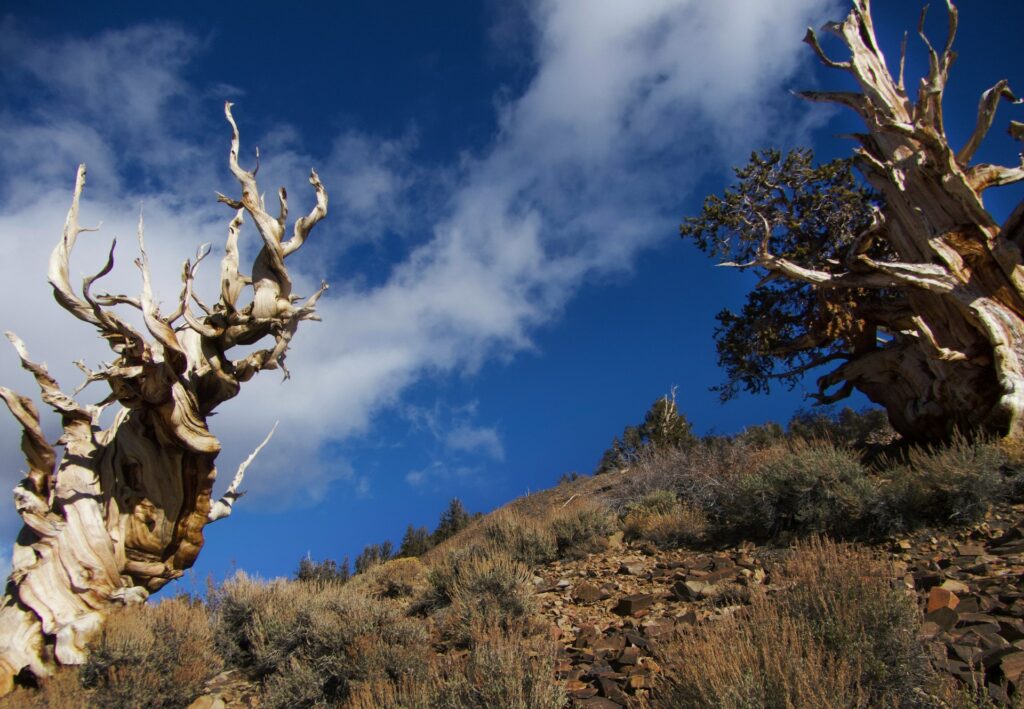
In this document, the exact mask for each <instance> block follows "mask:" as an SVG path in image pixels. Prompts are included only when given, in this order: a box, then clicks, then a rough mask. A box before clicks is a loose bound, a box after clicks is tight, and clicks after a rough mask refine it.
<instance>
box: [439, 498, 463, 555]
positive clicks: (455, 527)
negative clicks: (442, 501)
mask: <svg viewBox="0 0 1024 709" xmlns="http://www.w3.org/2000/svg"><path fill="white" fill-rule="evenodd" d="M470 519H471V517H470V515H469V513H468V512H466V508H465V507H463V506H462V501H461V500H459V498H457V497H453V498H452V501H451V502H449V503H448V509H446V510H445V511H444V512H442V513H441V519H440V521H439V522H438V524H437V529H435V530H434V534H433V536H432V538H431V541H433V543H434V544H435V545H436V544H440V543H441V542H443V541H444V540H445V539H448V538H450V537H453V536H455V535H456V534H457V533H458V532H460V531H462V530H463V529H465V528H466V526H467V525H468V524H469V521H470Z"/></svg>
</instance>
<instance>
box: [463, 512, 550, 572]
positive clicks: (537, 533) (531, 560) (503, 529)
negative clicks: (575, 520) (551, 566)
mask: <svg viewBox="0 0 1024 709" xmlns="http://www.w3.org/2000/svg"><path fill="white" fill-rule="evenodd" d="M480 533H481V536H482V537H483V539H485V540H486V542H487V544H489V545H490V546H492V547H494V548H496V549H500V550H502V551H504V552H505V553H506V554H508V555H509V556H510V557H511V558H512V559H514V560H516V561H521V562H523V563H524V564H526V565H527V566H537V565H539V564H546V563H547V562H549V561H552V560H554V559H555V558H556V557H557V556H558V545H557V543H556V541H555V535H554V533H553V532H552V531H551V527H550V526H549V525H547V524H545V523H543V522H540V521H538V520H535V519H532V518H529V517H525V516H524V515H521V514H519V513H517V512H515V511H512V510H501V511H499V512H497V513H495V514H493V515H491V516H490V517H489V518H488V519H487V520H485V521H484V523H483V524H482V525H481V527H480Z"/></svg>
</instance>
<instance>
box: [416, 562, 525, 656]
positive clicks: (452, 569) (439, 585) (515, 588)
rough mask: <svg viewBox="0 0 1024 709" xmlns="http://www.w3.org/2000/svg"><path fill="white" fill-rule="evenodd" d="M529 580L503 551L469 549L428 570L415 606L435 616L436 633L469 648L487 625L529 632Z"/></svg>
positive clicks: (515, 632)
mask: <svg viewBox="0 0 1024 709" xmlns="http://www.w3.org/2000/svg"><path fill="white" fill-rule="evenodd" d="M531 578H532V574H531V573H530V570H529V568H528V567H527V566H526V565H525V564H523V563H522V562H519V561H515V560H514V559H512V558H511V557H509V556H508V554H506V553H505V552H504V551H502V550H500V549H495V548H491V547H470V548H468V549H464V550H461V551H459V552H453V553H451V554H449V555H448V556H447V557H446V558H445V559H444V560H443V561H442V562H441V563H438V564H436V565H435V566H434V568H432V569H431V570H430V573H429V574H428V575H427V580H428V583H429V586H428V589H427V591H426V593H425V594H424V596H423V598H422V599H421V600H420V603H419V608H420V609H421V610H424V611H427V612H433V613H435V614H436V615H437V619H438V622H439V624H440V626H441V634H442V637H443V638H444V640H446V641H447V642H448V643H450V644H452V645H454V646H456V647H472V646H473V645H474V644H475V642H476V638H478V637H480V636H481V635H482V634H486V632H487V631H488V629H491V628H497V629H499V630H501V631H503V632H505V633H506V634H510V635H523V634H529V633H530V632H531V630H532V622H531V619H532V615H533V613H534V611H535V610H536V606H537V602H536V596H535V593H534V588H533V584H532V583H531Z"/></svg>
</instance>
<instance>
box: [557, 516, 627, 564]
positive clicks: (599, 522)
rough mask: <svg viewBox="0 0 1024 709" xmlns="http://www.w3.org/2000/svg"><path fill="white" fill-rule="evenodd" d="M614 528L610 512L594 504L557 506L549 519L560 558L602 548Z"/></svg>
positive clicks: (574, 556)
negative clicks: (567, 507) (557, 509)
mask: <svg viewBox="0 0 1024 709" xmlns="http://www.w3.org/2000/svg"><path fill="white" fill-rule="evenodd" d="M615 529H616V524H615V517H614V515H612V514H611V513H610V512H609V511H608V510H606V509H604V508H603V507H600V506H597V505H577V506H575V507H571V508H569V509H567V510H560V511H559V512H558V513H557V514H556V515H555V516H554V517H552V519H551V531H552V532H553V533H554V535H555V545H556V547H557V549H558V556H559V557H560V558H578V557H582V556H586V555H587V554H589V553H591V552H596V551H600V550H601V549H604V548H605V547H606V546H607V544H608V536H609V535H610V534H611V533H612V532H614V531H615Z"/></svg>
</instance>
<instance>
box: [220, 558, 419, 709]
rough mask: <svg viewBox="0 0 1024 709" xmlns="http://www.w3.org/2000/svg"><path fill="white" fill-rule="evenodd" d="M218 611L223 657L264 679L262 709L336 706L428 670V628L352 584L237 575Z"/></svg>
mask: <svg viewBox="0 0 1024 709" xmlns="http://www.w3.org/2000/svg"><path fill="white" fill-rule="evenodd" d="M214 607H215V609H216V615H217V620H218V626H219V631H220V637H222V638H223V639H224V640H223V642H224V645H225V653H226V654H227V655H228V656H229V657H230V658H231V659H232V661H233V662H234V663H235V665H236V666H238V667H240V668H241V669H243V670H245V671H247V672H249V673H250V674H251V675H252V676H254V677H257V678H261V679H262V680H263V684H264V687H263V694H262V697H261V706H264V707H281V708H282V709H283V708H285V707H288V708H291V707H313V706H330V705H334V704H338V703H341V702H343V701H344V700H345V699H346V697H347V696H348V694H349V691H350V689H351V687H352V686H353V683H357V682H366V681H372V680H378V679H379V680H385V679H388V680H394V679H397V678H400V677H404V676H408V677H420V676H424V675H425V674H426V672H427V671H428V670H429V664H430V657H431V653H430V650H429V646H428V641H429V638H428V635H427V632H426V630H425V628H424V627H423V624H422V623H421V622H418V621H416V620H415V619H412V618H407V617H405V616H404V615H403V613H402V612H401V609H400V608H399V607H398V605H397V604H396V603H395V602H393V601H390V600H387V599H385V600H373V599H369V598H367V597H365V596H362V595H360V594H358V593H356V592H355V591H353V590H352V589H349V588H348V586H347V585H344V586H341V585H338V584H333V583H323V584H321V583H316V582H306V583H301V584H299V583H288V582H285V581H273V582H270V583H266V584H264V583H259V582H255V581H253V580H251V579H249V578H248V577H246V576H245V575H244V574H239V575H237V576H236V577H235V578H234V579H232V580H230V581H228V582H226V583H225V584H224V585H223V586H221V587H220V589H218V590H217V592H216V594H215V598H214Z"/></svg>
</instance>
